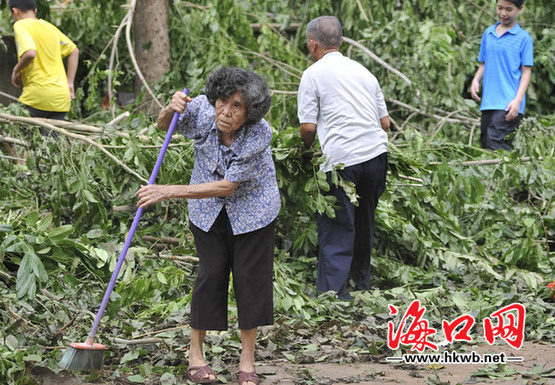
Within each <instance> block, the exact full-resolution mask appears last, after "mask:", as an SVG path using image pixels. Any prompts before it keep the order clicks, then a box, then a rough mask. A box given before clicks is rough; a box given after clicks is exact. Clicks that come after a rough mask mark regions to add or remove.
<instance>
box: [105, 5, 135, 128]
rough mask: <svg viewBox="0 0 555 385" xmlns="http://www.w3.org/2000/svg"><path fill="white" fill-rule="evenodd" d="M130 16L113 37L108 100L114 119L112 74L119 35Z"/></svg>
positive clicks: (125, 18) (127, 14)
mask: <svg viewBox="0 0 555 385" xmlns="http://www.w3.org/2000/svg"><path fill="white" fill-rule="evenodd" d="M129 15H130V13H129V12H127V13H126V14H125V17H124V18H123V20H122V21H121V23H120V25H119V26H118V29H117V30H116V33H115V34H114V37H113V45H112V52H111V53H110V66H109V67H108V69H109V71H108V100H109V102H110V112H111V113H112V118H114V117H115V115H116V106H115V103H112V98H113V95H112V72H113V70H114V60H115V56H116V51H117V48H118V42H119V35H120V34H121V31H122V30H123V27H124V26H126V25H127V23H128V20H129ZM110 123H111V122H110ZM110 123H108V125H110Z"/></svg>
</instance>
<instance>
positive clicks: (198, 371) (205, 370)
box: [187, 365, 218, 381]
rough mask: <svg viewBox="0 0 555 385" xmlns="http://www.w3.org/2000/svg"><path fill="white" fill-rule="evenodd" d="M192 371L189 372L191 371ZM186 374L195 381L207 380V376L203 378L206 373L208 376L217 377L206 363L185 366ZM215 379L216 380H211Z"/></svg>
mask: <svg viewBox="0 0 555 385" xmlns="http://www.w3.org/2000/svg"><path fill="white" fill-rule="evenodd" d="M193 371H194V373H191V372H193ZM187 374H188V375H189V377H190V378H191V379H193V380H195V381H200V380H208V378H205V376H206V375H207V374H208V376H210V375H213V376H214V377H215V378H218V376H217V375H216V373H214V371H213V370H212V369H211V368H210V366H208V365H204V366H189V367H188V368H187ZM213 381H216V380H213Z"/></svg>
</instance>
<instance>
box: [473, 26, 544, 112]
mask: <svg viewBox="0 0 555 385" xmlns="http://www.w3.org/2000/svg"><path fill="white" fill-rule="evenodd" d="M498 24H499V22H498V23H497V24H495V25H492V26H490V27H488V28H487V29H486V31H485V32H484V35H483V36H482V43H481V45H480V53H479V55H478V61H480V62H484V78H483V83H482V104H481V106H480V110H481V111H484V110H505V109H506V108H507V105H508V104H509V103H510V102H511V101H512V100H513V99H514V98H515V96H516V93H517V91H518V86H519V84H520V78H521V75H522V66H533V65H534V47H533V42H532V37H531V36H530V34H529V33H528V32H526V31H525V30H523V29H522V28H521V27H520V26H519V25H518V23H516V24H515V25H514V26H513V28H511V29H510V30H509V31H507V32H505V33H504V34H503V35H502V36H497V32H495V27H497V25H498ZM525 104H526V95H525V96H524V98H522V103H521V104H520V109H519V112H520V113H521V114H522V113H524V106H525Z"/></svg>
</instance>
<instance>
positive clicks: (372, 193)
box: [316, 153, 387, 300]
mask: <svg viewBox="0 0 555 385" xmlns="http://www.w3.org/2000/svg"><path fill="white" fill-rule="evenodd" d="M338 173H339V175H341V177H342V178H343V179H345V180H348V181H350V182H353V183H354V184H355V186H356V192H357V195H358V196H359V197H360V198H359V199H358V206H355V205H353V204H352V203H351V202H350V200H349V197H348V196H347V195H346V194H345V191H344V190H343V188H342V187H338V186H335V185H333V184H332V183H331V173H329V172H328V173H327V174H328V175H327V176H328V183H329V185H330V191H329V192H328V193H327V194H332V195H334V196H335V197H336V198H337V205H338V206H339V209H337V210H336V211H335V215H336V217H335V218H329V217H328V216H327V215H325V214H323V215H318V244H319V255H318V278H317V283H316V289H317V291H318V292H319V293H323V292H326V291H329V290H333V291H335V292H337V296H338V297H339V299H343V300H349V299H352V297H351V295H350V294H349V291H348V283H349V281H350V280H352V282H353V284H354V288H355V290H367V289H369V288H370V257H371V254H372V246H373V243H374V213H375V210H376V206H377V205H378V199H379V197H380V195H382V193H383V192H384V191H385V179H386V174H387V153H383V154H381V155H379V156H377V157H375V158H373V159H370V160H369V161H367V162H364V163H360V164H357V165H353V166H349V167H345V169H344V170H340V171H338Z"/></svg>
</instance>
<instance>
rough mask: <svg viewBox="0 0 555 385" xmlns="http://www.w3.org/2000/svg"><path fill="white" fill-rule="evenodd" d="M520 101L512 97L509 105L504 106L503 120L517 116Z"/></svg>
mask: <svg viewBox="0 0 555 385" xmlns="http://www.w3.org/2000/svg"><path fill="white" fill-rule="evenodd" d="M521 102H522V101H521V100H520V101H519V100H517V99H513V100H512V101H511V102H510V103H509V105H508V106H507V108H505V111H507V115H505V120H506V121H507V122H510V121H511V120H513V119H514V118H516V117H517V116H518V111H519V109H520V103H521Z"/></svg>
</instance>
